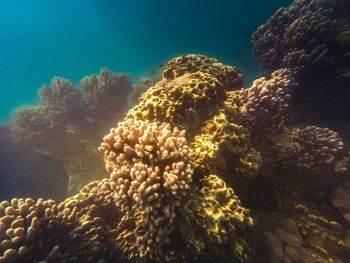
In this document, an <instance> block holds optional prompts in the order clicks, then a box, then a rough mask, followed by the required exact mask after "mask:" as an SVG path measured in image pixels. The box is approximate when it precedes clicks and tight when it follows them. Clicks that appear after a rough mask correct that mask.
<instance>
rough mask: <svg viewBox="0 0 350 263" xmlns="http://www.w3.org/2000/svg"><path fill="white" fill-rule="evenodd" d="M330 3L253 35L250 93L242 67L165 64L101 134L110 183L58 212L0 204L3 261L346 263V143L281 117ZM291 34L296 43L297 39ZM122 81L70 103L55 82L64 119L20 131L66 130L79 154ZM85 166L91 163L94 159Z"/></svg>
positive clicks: (318, 42) (298, 6)
mask: <svg viewBox="0 0 350 263" xmlns="http://www.w3.org/2000/svg"><path fill="white" fill-rule="evenodd" d="M338 5H339V3H338V2H336V3H335V2H334V1H326V0H320V1H311V0H310V1H308V0H297V1H295V2H294V4H292V6H291V7H290V8H289V9H281V10H279V11H277V13H276V14H275V15H274V16H273V17H272V18H271V20H270V21H269V22H268V23H267V25H266V26H262V27H261V28H259V29H258V31H257V33H255V35H254V39H255V47H254V48H255V52H256V53H257V54H258V59H259V62H260V63H261V64H262V65H263V66H265V67H266V68H267V69H268V70H269V71H270V72H269V75H266V76H265V77H262V78H260V79H258V80H256V81H255V82H254V83H253V85H252V87H250V88H247V89H242V74H241V73H240V72H239V70H237V69H236V68H234V67H231V66H227V65H224V64H222V63H220V62H219V61H218V60H216V59H214V58H208V57H206V56H203V55H193V54H190V55H186V56H181V57H178V58H175V59H173V60H171V61H170V62H169V63H168V64H167V66H166V67H165V69H164V71H163V74H162V78H161V79H160V80H159V81H158V82H157V83H155V84H154V85H153V86H152V87H150V88H149V89H147V90H146V91H145V92H144V93H143V94H142V95H141V97H140V98H139V103H138V104H136V105H135V106H134V107H133V108H131V109H130V110H129V111H128V112H127V113H126V115H125V118H124V119H123V120H117V123H118V124H117V126H116V127H115V126H114V125H113V126H114V128H112V129H110V131H109V133H108V134H107V135H105V136H104V137H103V141H102V143H101V144H100V147H99V148H98V150H99V151H100V152H101V153H102V154H103V158H104V162H105V169H106V170H107V172H108V174H109V178H105V179H100V180H98V181H95V182H92V183H90V184H89V185H87V186H86V187H84V188H83V189H82V190H81V191H80V192H79V193H78V194H77V195H75V196H73V197H71V198H68V199H66V200H64V201H63V202H62V203H60V204H57V205H56V204H55V202H53V201H51V200H48V201H44V200H42V199H39V200H38V201H37V202H36V203H35V202H34V201H33V200H32V199H13V200H12V202H6V201H4V202H2V203H1V206H2V207H3V208H2V210H1V209H0V213H1V219H0V223H1V224H0V226H1V229H0V230H1V231H0V256H1V260H2V262H5V263H10V262H11V263H17V262H24V263H26V262H40V261H43V260H44V261H46V262H71V263H77V262H82V261H84V262H106V263H109V262H140V261H141V262H207V263H212V262H223V263H226V262H227V263H228V262H230V263H232V262H233V263H234V262H319V263H329V262H339V263H345V262H349V261H350V245H349V244H350V241H349V240H350V229H349V224H348V222H347V221H346V220H345V219H347V217H346V215H347V214H346V213H347V210H346V209H347V204H346V203H341V202H340V200H339V199H341V198H342V196H344V195H345V194H346V191H345V190H344V189H345V188H344V187H347V185H343V183H344V182H345V181H347V180H346V177H347V176H348V175H349V174H348V169H346V167H345V166H346V165H345V166H344V167H343V169H342V168H341V167H340V166H341V164H342V162H343V160H345V161H344V162H346V161H347V160H348V153H346V151H344V148H345V147H348V145H347V144H348V143H349V141H348V140H344V141H343V139H342V138H341V137H343V136H340V135H338V131H337V130H336V129H335V130H334V131H333V130H331V129H328V128H320V127H330V126H327V125H326V126H322V125H320V127H318V126H317V123H312V122H309V123H307V122H298V121H297V120H296V119H294V118H291V120H290V119H289V117H290V116H289V115H290V111H292V110H293V111H294V110H298V109H295V107H296V106H298V104H295V103H292V102H291V101H292V100H293V98H294V96H295V92H299V93H298V94H300V82H299V79H300V76H301V75H302V74H307V73H308V72H310V70H316V69H318V68H320V67H322V66H325V67H327V65H326V64H327V62H328V60H327V59H328V57H327V58H326V57H325V55H327V56H328V54H330V53H328V46H327V43H325V41H328V38H327V36H330V35H329V34H331V33H329V32H330V31H329V30H328V28H326V27H327V26H329V25H332V23H333V20H332V18H333V17H332V15H335V14H336V13H337V12H336V8H333V7H338ZM292 20H294V22H292ZM305 23H307V24H306V26H304V25H305ZM334 23H338V21H335V22H334ZM337 25H338V24H337ZM302 27H305V33H307V34H302V35H301V34H299V31H301V29H302ZM281 34H282V35H284V36H285V37H280V35H281ZM291 34H292V35H291ZM310 38H314V40H312V39H310ZM321 38H322V39H321ZM290 39H293V41H290ZM340 39H344V37H341V38H340V37H338V40H339V41H341V42H344V40H340ZM271 41H275V42H271ZM295 58H297V60H295ZM299 58H300V60H298V59H299ZM304 62H309V64H308V65H306V66H307V68H305V67H304ZM301 73H302V74H301ZM116 83H117V84H116ZM119 83H124V84H123V85H126V86H125V92H127V90H129V88H130V86H129V82H128V81H127V79H124V78H123V77H122V76H113V74H112V73H111V72H106V71H103V72H101V73H100V76H97V77H96V76H94V77H89V78H87V79H85V80H84V81H82V86H84V87H85V88H84V92H81V93H79V92H78V93H75V91H76V89H75V88H74V87H73V88H72V87H71V86H69V85H70V84H69V82H66V81H63V80H60V81H58V80H57V79H56V80H55V81H54V82H53V83H52V87H51V88H49V89H48V90H46V91H45V92H46V93H47V94H51V93H52V94H51V95H50V96H49V95H48V96H46V97H48V98H51V97H55V96H58V97H57V101H60V105H62V107H63V106H64V107H67V111H65V109H62V110H57V109H56V108H55V107H56V106H55V105H51V106H50V107H49V106H47V107H48V108H50V109H52V110H50V112H51V113H52V112H56V111H57V112H58V115H57V118H55V117H56V115H53V116H52V117H49V118H47V117H46V116H45V114H43V115H40V114H41V110H42V108H41V107H43V108H45V107H46V106H45V107H44V106H43V105H42V104H40V105H39V107H36V108H33V109H31V110H30V111H28V113H29V114H28V116H27V115H26V114H23V117H21V116H20V115H18V119H19V120H22V119H23V120H24V121H23V122H22V124H23V126H24V127H29V128H28V129H29V131H30V125H29V126H25V125H27V123H28V122H29V120H30V119H31V118H32V115H33V116H35V117H36V118H33V120H36V121H37V122H38V125H37V127H38V130H40V129H41V127H43V129H44V130H45V129H46V128H45V127H47V129H49V128H50V129H51V128H55V129H56V127H57V131H58V132H62V131H64V132H66V129H67V124H68V125H73V127H74V128H75V129H74V132H72V130H70V132H69V134H71V135H70V137H69V138H70V139H72V143H71V145H69V146H70V147H76V146H78V147H77V150H76V151H77V152H75V154H74V155H73V156H79V155H80V156H81V155H82V150H81V149H82V148H88V147H90V146H91V145H92V142H93V139H91V137H93V136H96V134H95V133H94V132H91V130H90V129H88V128H90V127H93V125H94V123H95V122H96V123H100V124H101V123H102V122H103V121H104V117H103V114H101V115H99V114H95V112H94V111H95V110H97V111H98V112H100V111H101V113H102V112H104V110H107V109H104V108H103V107H104V106H105V105H100V103H102V104H103V103H104V102H105V100H106V105H114V103H113V101H115V99H116V100H119V98H113V97H114V95H116V94H117V93H114V92H115V91H114V89H116V88H110V86H109V85H112V86H113V87H114V85H115V86H118V85H119ZM304 83H305V82H304ZM56 85H62V87H61V88H62V90H67V92H66V93H65V92H62V93H60V92H59V91H60V88H57V87H56ZM50 89H52V91H51V90H50ZM56 90H57V92H56ZM121 90H124V89H121ZM337 91H338V90H335V91H334V93H337ZM57 94H66V95H67V96H63V97H62V98H61V97H60V95H57ZM78 94H80V95H78ZM102 94H105V95H106V94H107V95H108V96H107V97H108V98H106V99H104V98H105V97H104V95H102ZM338 95H339V94H338ZM95 96H97V97H98V98H95ZM121 96H122V98H121V100H122V101H124V99H126V96H125V93H123V92H122V95H121ZM46 97H45V98H46ZM109 99H111V100H109ZM43 104H45V103H43ZM52 104H54V101H52ZM80 104H82V105H83V106H84V107H82V111H79V110H78V111H77V112H78V113H79V114H81V112H83V113H84V110H86V111H85V113H84V114H85V115H84V114H83V116H85V119H84V120H82V121H81V122H73V121H72V120H73V119H74V120H75V119H76V118H75V117H74V118H63V119H62V123H64V125H61V124H60V122H59V121H60V117H59V116H60V114H61V112H70V110H69V109H70V108H69V107H70V106H72V107H73V108H74V107H76V106H77V105H80ZM68 106H69V107H68ZM85 107H86V108H85ZM100 107H101V108H100ZM108 107H110V106H108ZM58 109H59V108H58ZM86 112H88V113H86ZM31 114H32V115H31ZM35 114H38V115H35ZM108 114H109V112H108ZM113 116H115V115H113ZM113 116H112V115H108V116H107V117H106V120H107V119H109V118H111V119H112V118H113ZM86 117H88V118H86ZM89 117H90V118H91V121H90V122H89V121H88V119H89ZM78 119H79V118H78ZM53 120H54V121H53ZM287 120H288V121H287ZM109 121H110V120H109ZM114 121H115V120H114ZM118 121H119V122H118ZM17 123H18V124H20V123H21V122H20V121H18V122H17ZM47 123H50V125H51V126H50V125H47ZM306 123H307V124H306ZM108 125H109V126H112V125H111V124H108ZM102 126H103V125H102ZM17 127H18V130H20V129H21V126H20V125H17ZM96 129H98V128H96ZM332 129H333V128H332ZM344 129H345V130H346V128H344ZM14 130H15V128H14ZM86 130H89V131H90V132H89V131H86ZM92 130H94V129H93V128H92ZM84 131H86V133H84ZM58 134H60V133H58ZM339 134H341V133H339ZM38 139H42V138H38ZM42 142H43V145H45V143H46V141H45V140H43V141H42ZM67 142H68V140H67ZM70 151H73V150H72V149H71V150H70ZM62 153H63V152H62ZM62 153H61V154H62ZM83 154H84V156H85V155H89V154H88V152H85V153H83ZM62 156H63V154H62ZM71 157H72V156H71ZM67 159H68V158H67ZM67 159H66V160H67ZM72 159H73V161H72V163H76V162H77V160H82V159H79V158H78V159H77V158H72ZM88 159H89V160H91V163H94V155H93V154H92V155H91V156H89V158H88ZM66 163H69V162H66ZM84 164H85V163H84V162H83V160H82V161H81V164H80V165H82V166H84ZM101 166H102V165H101ZM73 170H74V169H72V170H71V171H73ZM339 171H341V172H339ZM86 172H88V171H86ZM101 174H102V173H101ZM338 185H340V188H339V187H338V188H336V187H337V186H338ZM330 193H332V195H331V196H330ZM27 203H28V204H27ZM332 203H333V206H332V205H331V204H332ZM23 205H25V206H28V208H26V209H28V210H25V212H23V211H22V209H24V207H23ZM342 215H343V216H344V217H342ZM32 217H33V218H32ZM35 218H37V219H35ZM29 229H33V230H29ZM32 231H35V232H33V233H34V236H33V237H32V238H30V239H27V235H28V234H29V233H31V232H32ZM29 235H31V234H29ZM262 242H263V243H262ZM71 244H74V246H72V245H71ZM262 244H263V245H262Z"/></svg>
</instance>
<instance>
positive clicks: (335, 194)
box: [331, 181, 350, 223]
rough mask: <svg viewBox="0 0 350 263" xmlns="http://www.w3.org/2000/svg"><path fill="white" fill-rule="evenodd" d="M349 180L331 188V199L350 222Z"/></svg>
mask: <svg viewBox="0 0 350 263" xmlns="http://www.w3.org/2000/svg"><path fill="white" fill-rule="evenodd" d="M349 200H350V181H346V182H345V183H342V184H340V185H338V186H337V187H336V188H335V189H333V191H332V194H331V201H332V204H333V206H334V207H335V208H336V209H337V210H338V211H339V213H340V214H341V215H342V216H343V218H344V219H345V220H346V221H347V222H349V223H350V202H349Z"/></svg>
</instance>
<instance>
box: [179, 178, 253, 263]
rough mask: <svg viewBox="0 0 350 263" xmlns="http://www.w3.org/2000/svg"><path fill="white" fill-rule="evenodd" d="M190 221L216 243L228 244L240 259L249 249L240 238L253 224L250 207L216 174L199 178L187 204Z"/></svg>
mask: <svg viewBox="0 0 350 263" xmlns="http://www.w3.org/2000/svg"><path fill="white" fill-rule="evenodd" d="M185 210H186V211H187V213H188V217H189V220H190V221H192V222H194V223H195V225H196V227H198V228H200V229H201V230H202V231H203V232H204V233H205V234H206V235H207V237H208V238H209V239H210V240H212V241H213V242H217V243H219V244H231V245H232V246H233V249H234V250H235V252H236V253H237V257H238V258H241V259H242V261H244V260H245V258H246V257H247V255H246V253H247V252H248V250H249V248H248V246H247V244H246V242H245V241H244V239H242V237H240V236H241V235H244V231H245V230H246V228H248V227H251V226H252V225H253V219H252V218H251V217H250V215H249V210H248V209H246V208H244V207H243V206H242V205H241V202H240V200H239V199H238V197H237V196H236V195H235V194H234V192H233V190H232V188H230V187H227V186H226V184H225V182H224V181H223V180H221V179H220V178H219V177H217V176H216V175H209V176H206V177H204V178H203V179H201V181H200V186H199V190H198V191H197V192H196V193H194V194H193V195H192V196H191V197H190V199H189V201H188V202H187V203H186V207H185Z"/></svg>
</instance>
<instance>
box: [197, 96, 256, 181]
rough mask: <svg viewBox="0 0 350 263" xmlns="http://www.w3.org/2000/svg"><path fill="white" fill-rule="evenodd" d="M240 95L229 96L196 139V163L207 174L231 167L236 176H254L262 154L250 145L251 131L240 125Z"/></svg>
mask: <svg viewBox="0 0 350 263" xmlns="http://www.w3.org/2000/svg"><path fill="white" fill-rule="evenodd" d="M236 97H237V93H233V92H232V93H229V94H228V98H227V100H226V101H225V102H224V103H223V106H222V107H221V108H220V109H219V113H218V114H217V115H215V116H213V117H212V119H210V120H208V121H207V122H206V123H205V124H204V126H203V127H202V129H201V131H200V132H199V135H197V136H196V137H195V138H194V141H193V143H192V147H193V149H194V160H195V163H196V164H197V165H198V166H200V167H201V168H202V169H205V170H207V171H208V172H214V173H216V172H218V170H222V169H225V168H228V166H231V168H232V169H233V170H234V172H235V173H236V174H244V175H255V174H257V172H258V171H259V169H260V166H261V158H260V154H259V153H258V152H257V151H256V150H255V149H254V148H253V147H252V146H251V145H250V138H249V131H248V130H247V129H246V128H245V127H244V126H242V125H241V124H239V121H240V116H239V111H238V106H237V104H236V101H235V100H236Z"/></svg>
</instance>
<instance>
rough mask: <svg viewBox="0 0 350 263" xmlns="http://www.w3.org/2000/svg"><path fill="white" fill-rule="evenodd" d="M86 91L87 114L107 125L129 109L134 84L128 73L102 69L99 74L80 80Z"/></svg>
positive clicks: (98, 122) (98, 123)
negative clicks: (128, 99) (129, 98)
mask: <svg viewBox="0 0 350 263" xmlns="http://www.w3.org/2000/svg"><path fill="white" fill-rule="evenodd" d="M80 87H81V88H82V90H83V91H84V92H85V94H84V95H85V96H84V103H85V107H86V111H87V115H88V116H89V117H90V118H92V119H93V121H95V122H97V124H96V125H99V126H101V125H102V126H103V127H104V126H105V125H104V124H105V123H106V124H110V123H112V122H113V121H115V120H116V119H117V120H118V119H119V120H120V119H121V115H122V114H124V113H125V111H126V109H127V106H128V105H127V96H128V95H129V93H130V92H131V91H132V84H131V81H130V78H129V77H128V76H127V75H122V74H116V73H113V72H112V71H110V70H108V69H101V71H100V74H99V75H92V76H87V77H85V78H83V79H82V80H81V81H80Z"/></svg>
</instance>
